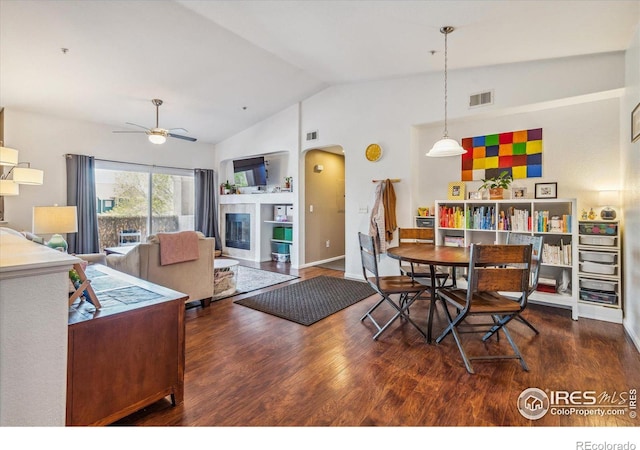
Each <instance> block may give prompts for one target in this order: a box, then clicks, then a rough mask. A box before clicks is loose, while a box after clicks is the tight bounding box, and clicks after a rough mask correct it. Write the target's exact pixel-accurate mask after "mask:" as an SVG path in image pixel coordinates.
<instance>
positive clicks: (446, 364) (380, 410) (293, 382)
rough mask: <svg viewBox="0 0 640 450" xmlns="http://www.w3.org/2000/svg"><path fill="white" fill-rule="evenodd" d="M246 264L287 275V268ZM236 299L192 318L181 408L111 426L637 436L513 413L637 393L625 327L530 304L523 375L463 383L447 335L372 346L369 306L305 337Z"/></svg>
mask: <svg viewBox="0 0 640 450" xmlns="http://www.w3.org/2000/svg"><path fill="white" fill-rule="evenodd" d="M243 264H246V265H252V266H253V267H261V268H264V269H267V270H275V271H281V272H286V273H288V272H289V269H288V265H286V264H276V263H262V264H251V263H246V262H243ZM291 273H292V274H293V275H298V276H300V278H301V279H306V278H311V277H315V276H318V275H331V276H337V277H342V276H343V273H342V272H340V271H335V270H330V269H322V268H307V269H302V270H299V271H296V270H291ZM297 281H298V280H294V281H292V282H297ZM280 286H282V285H279V286H276V287H274V288H277V287H280ZM267 289H272V288H267ZM255 294H256V292H252V293H248V294H244V295H243V296H244V297H246V296H251V295H255ZM240 297H242V296H237V297H234V298H228V299H224V300H220V301H217V302H214V303H212V304H211V306H209V307H207V308H204V309H203V308H201V307H195V308H190V309H188V310H187V312H186V372H185V401H184V404H182V405H180V406H177V407H172V406H171V404H170V402H169V399H165V400H162V401H159V402H157V403H155V404H153V405H151V406H149V407H147V408H145V409H143V410H141V411H139V412H137V413H135V414H133V415H131V416H129V417H127V418H125V419H123V420H121V421H119V422H118V423H117V424H116V425H138V426H216V427H223V426H225V427H229V426H230V427H234V426H276V427H280V426H305V427H308V426H320V427H324V426H369V425H377V426H421V427H422V426H525V427H528V426H554V427H555V426H563V427H565V426H578V427H582V426H589V427H605V426H607V427H609V426H637V425H638V420H639V419H637V418H632V417H630V416H632V415H633V414H630V411H628V410H627V411H626V413H624V414H622V415H608V414H605V415H602V416H600V415H578V414H577V413H574V414H568V415H558V414H555V415H554V414H551V413H547V414H546V415H545V416H544V417H542V418H541V419H539V420H533V421H532V420H528V419H526V418H524V417H522V416H521V414H520V413H519V412H518V409H517V406H516V402H517V399H518V396H519V395H520V393H521V392H522V391H523V390H524V389H527V388H530V387H536V388H539V389H542V390H544V391H546V392H547V393H549V392H551V391H595V392H597V393H598V394H600V393H602V392H606V393H608V394H610V395H617V396H619V395H620V394H621V393H622V395H623V396H625V395H628V392H629V391H630V390H631V389H637V388H638V387H640V355H639V354H638V351H637V350H636V348H635V347H634V345H633V343H632V342H631V340H630V339H629V338H628V337H627V336H626V334H625V332H624V330H623V327H622V325H618V324H611V323H606V322H600V321H595V320H588V319H580V320H578V321H573V320H571V317H570V313H569V311H567V310H562V309H557V308H550V307H541V306H536V305H530V307H529V308H528V310H527V311H526V312H525V314H524V316H525V317H527V318H528V319H529V320H530V321H531V322H532V323H534V324H535V326H536V327H537V328H538V329H539V330H540V335H538V336H536V335H534V334H533V332H532V331H531V330H529V329H528V328H527V327H525V326H524V325H522V324H520V323H512V324H511V325H510V330H511V331H512V335H513V337H514V339H515V341H516V343H517V345H518V346H519V348H520V350H521V352H522V353H523V355H524V357H525V359H526V361H527V363H528V365H529V368H530V371H529V372H525V371H523V370H522V368H521V366H520V364H519V363H518V362H517V361H514V360H511V361H504V362H476V363H474V368H475V370H476V374H475V375H470V374H468V373H467V371H466V370H465V367H464V364H463V362H462V359H461V357H460V354H459V352H458V349H457V347H456V345H455V343H454V340H453V338H452V337H451V336H448V337H447V338H446V339H444V341H443V342H442V343H440V344H437V345H436V344H432V345H427V344H426V343H425V341H424V339H423V338H422V337H421V336H420V334H418V332H417V331H416V330H415V329H414V328H413V327H411V326H410V325H408V324H406V323H401V322H400V321H397V322H396V323H395V324H394V325H393V326H392V327H391V328H390V329H389V330H388V331H387V332H386V333H385V334H383V335H382V336H381V338H380V340H378V341H374V340H373V339H372V335H373V334H374V328H373V326H372V325H371V324H370V323H368V322H364V323H363V322H360V317H361V316H362V314H363V313H364V312H365V311H366V310H367V308H368V307H369V306H370V305H372V304H373V302H374V301H375V300H376V299H375V297H370V298H368V299H365V300H363V301H361V302H360V303H357V304H355V305H353V306H351V307H349V308H347V309H345V310H342V311H340V312H338V313H336V314H334V315H332V316H330V317H328V318H326V319H323V320H321V321H320V322H317V323H315V324H313V325H311V326H309V327H305V326H302V325H299V324H296V323H293V322H289V321H287V320H283V319H280V318H277V317H273V316H270V315H268V314H264V313H261V312H258V311H255V310H252V309H250V308H247V307H244V306H240V305H236V304H234V303H233V301H234V300H236V299H238V298H240ZM417 303H419V304H417ZM417 303H416V306H414V307H412V310H411V315H412V317H413V318H414V319H415V320H416V321H417V322H418V323H420V324H422V325H425V326H426V314H427V308H428V304H429V301H428V300H425V301H420V302H417ZM434 323H435V327H434V334H435V333H439V332H440V331H441V330H442V329H443V328H444V326H445V318H444V315H443V313H442V311H440V312H439V313H438V314H437V315H436V317H435V320H434ZM463 339H466V340H476V341H478V340H479V337H478V336H477V335H464V336H463ZM507 345H508V344H507V342H506V339H504V338H503V339H501V340H500V341H499V342H496V340H495V339H494V340H492V341H491V342H490V343H489V344H487V349H488V351H493V350H494V348H495V347H500V349H503V348H505V346H507ZM477 347H478V348H477V349H476V350H480V351H485V349H484V348H483V346H482V345H478V346H477ZM613 399H614V400H615V401H617V400H618V399H619V397H613Z"/></svg>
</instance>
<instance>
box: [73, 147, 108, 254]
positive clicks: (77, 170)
mask: <svg viewBox="0 0 640 450" xmlns="http://www.w3.org/2000/svg"><path fill="white" fill-rule="evenodd" d="M66 158H67V205H68V206H76V207H77V208H78V232H77V233H70V234H69V235H68V236H67V242H68V244H69V250H68V251H69V253H98V252H99V251H100V244H99V241H98V211H97V208H96V175H95V160H94V158H93V156H84V155H66Z"/></svg>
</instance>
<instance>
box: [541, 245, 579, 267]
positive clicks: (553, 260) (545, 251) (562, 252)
mask: <svg viewBox="0 0 640 450" xmlns="http://www.w3.org/2000/svg"><path fill="white" fill-rule="evenodd" d="M542 262H543V263H544V264H554V265H562V266H570V265H571V264H572V257H571V244H565V243H564V242H563V241H562V240H560V244H558V245H553V244H548V243H546V242H545V243H544V244H543V245H542Z"/></svg>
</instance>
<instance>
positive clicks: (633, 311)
mask: <svg viewBox="0 0 640 450" xmlns="http://www.w3.org/2000/svg"><path fill="white" fill-rule="evenodd" d="M625 85H626V94H625V96H624V99H623V100H624V101H623V102H622V105H621V112H620V114H621V116H622V121H621V123H622V126H621V128H620V135H621V137H620V141H621V142H622V145H621V150H622V179H623V182H624V188H623V197H624V208H625V215H624V237H623V246H624V285H625V295H624V302H625V308H624V313H625V316H624V319H623V320H624V322H623V323H624V326H625V329H626V330H627V332H628V333H629V335H631V338H632V339H633V340H634V342H635V344H636V347H637V348H638V351H640V239H639V238H638V236H640V140H638V141H636V142H635V143H631V140H630V135H631V130H630V128H631V125H630V123H631V120H630V119H629V118H630V114H631V111H632V110H633V108H635V107H636V105H638V104H639V103H640V26H638V27H637V28H636V33H635V35H634V37H633V41H632V43H631V45H630V47H629V49H628V50H627V54H626V79H625Z"/></svg>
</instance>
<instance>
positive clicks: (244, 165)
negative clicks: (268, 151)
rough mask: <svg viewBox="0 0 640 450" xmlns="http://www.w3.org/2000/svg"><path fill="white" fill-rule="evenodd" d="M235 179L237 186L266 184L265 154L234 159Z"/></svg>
mask: <svg viewBox="0 0 640 450" xmlns="http://www.w3.org/2000/svg"><path fill="white" fill-rule="evenodd" d="M233 179H234V182H235V185H236V186H239V187H244V186H266V185H267V166H266V164H265V162H264V156H258V157H255V158H249V159H238V160H236V161H233Z"/></svg>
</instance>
